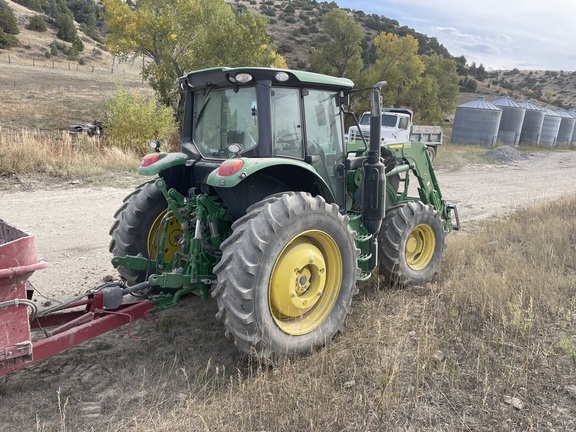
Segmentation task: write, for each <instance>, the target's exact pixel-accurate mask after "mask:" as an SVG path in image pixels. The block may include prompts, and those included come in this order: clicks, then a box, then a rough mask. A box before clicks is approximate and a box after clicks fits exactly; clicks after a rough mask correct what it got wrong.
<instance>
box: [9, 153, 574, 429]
mask: <svg viewBox="0 0 576 432" xmlns="http://www.w3.org/2000/svg"><path fill="white" fill-rule="evenodd" d="M437 176H438V179H439V182H440V185H441V187H442V192H443V196H444V198H445V199H447V200H448V201H450V202H453V203H455V204H457V205H458V207H459V210H460V218H461V221H462V228H463V230H467V229H473V227H474V226H476V225H477V223H478V222H479V221H481V220H482V219H485V218H489V217H493V216H497V215H501V214H505V213H507V212H510V211H512V210H515V209H517V208H520V207H524V206H531V205H535V204H538V203H540V202H543V201H546V200H553V199H556V198H558V197H563V196H567V195H575V194H576V152H574V151H572V152H554V153H547V154H538V155H533V156H531V157H529V158H528V159H526V160H522V161H518V162H514V163H512V164H485V165H469V166H464V167H462V168H461V169H446V168H442V167H439V168H438V169H437ZM16 189H17V188H16V187H13V188H12V190H8V191H0V203H1V204H2V205H1V206H0V219H4V220H5V221H7V222H9V223H11V224H13V225H17V226H19V227H20V228H23V229H25V230H27V231H29V232H31V233H34V234H36V236H37V247H38V251H39V255H40V256H41V257H42V258H44V259H45V260H46V261H47V262H48V263H49V267H48V268H47V269H46V270H43V271H39V272H36V274H34V275H33V277H32V278H31V282H32V283H33V284H34V285H35V287H36V288H37V289H38V290H39V291H40V293H42V294H43V295H44V296H45V297H46V298H42V297H39V299H38V301H39V302H40V303H44V302H46V301H54V300H49V299H54V298H57V299H58V298H59V299H62V298H66V297H69V296H71V295H73V294H76V293H80V292H83V291H85V290H86V289H87V288H91V287H93V286H95V285H97V284H98V283H100V281H101V280H102V278H103V277H104V276H106V275H112V276H114V277H116V275H117V274H116V272H115V271H114V269H113V268H112V266H111V264H110V255H109V253H108V243H109V235H108V230H109V228H110V226H111V224H112V222H113V215H114V212H115V211H116V209H117V208H118V207H119V206H120V204H121V203H122V199H123V198H124V197H125V196H126V195H127V194H128V193H129V192H130V191H131V189H115V188H94V187H83V186H72V185H71V186H70V187H66V188H57V189H54V188H51V189H37V190H33V191H18V190H16ZM456 235H458V234H456ZM183 303H186V304H182V305H180V306H179V307H177V308H175V310H176V312H175V315H167V316H171V317H172V318H170V319H166V320H164V321H162V320H159V323H158V322H157V323H155V324H152V323H146V322H144V323H142V322H141V323H138V324H137V325H135V326H133V327H134V329H133V331H134V332H135V333H137V334H138V332H139V331H140V334H141V335H143V336H144V338H143V339H142V340H132V339H129V338H128V337H127V336H126V330H125V329H119V330H117V331H115V332H111V333H109V334H107V335H104V336H102V337H100V338H98V339H96V340H93V341H89V342H87V343H85V344H83V345H82V346H80V347H76V348H74V349H71V350H69V351H67V352H65V353H62V354H60V355H57V356H54V357H53V358H51V359H49V360H47V361H44V362H40V363H39V364H37V365H33V366H31V367H29V368H27V370H24V371H21V372H18V373H16V374H14V375H11V376H9V377H8V378H7V379H6V380H5V381H0V419H1V421H0V431H8V430H15V429H16V428H18V429H21V430H37V429H38V427H39V426H38V425H40V428H39V429H38V430H52V429H58V428H59V425H60V424H61V422H62V416H63V414H62V410H61V408H62V404H63V403H64V399H61V400H60V402H58V395H59V394H60V395H62V394H64V396H62V397H65V398H68V397H70V400H69V402H68V403H67V405H66V410H67V411H66V415H67V418H68V420H67V421H68V422H69V423H67V424H68V427H69V428H70V427H72V428H71V429H69V430H87V429H89V428H88V427H87V425H91V426H90V427H94V426H95V425H100V426H103V425H105V424H109V423H108V422H110V421H112V420H113V419H114V415H120V416H121V415H122V413H118V412H117V411H116V408H115V407H116V404H117V403H118V400H119V399H122V400H123V401H124V402H125V403H127V404H129V403H130V402H131V401H132V400H134V401H136V402H138V401H141V400H142V399H143V398H145V397H146V395H147V386H149V385H151V384H150V381H147V380H146V378H148V380H149V379H150V377H152V376H159V378H158V379H160V380H161V379H163V377H164V376H165V375H166V374H173V375H174V374H175V375H176V376H178V372H177V371H176V372H174V371H173V370H169V369H170V365H171V364H175V363H176V362H175V356H178V358H179V361H182V358H183V357H184V361H185V362H186V364H187V365H189V366H190V367H191V368H194V367H198V368H200V369H201V368H203V367H205V365H206V364H207V362H208V361H212V362H215V363H216V364H221V365H224V367H226V368H227V370H231V371H233V370H234V369H235V368H237V367H239V366H238V364H239V363H241V362H240V361H239V359H240V358H241V355H240V354H239V353H238V352H237V350H236V349H235V348H234V346H233V345H232V343H230V342H229V341H227V340H226V339H225V338H224V328H223V326H222V325H221V324H220V323H219V322H217V321H216V320H215V319H214V314H215V312H216V308H215V305H214V304H213V302H209V303H208V304H202V302H201V301H200V300H199V299H190V300H186V301H185V302H183ZM190 303H193V304H192V305H191V304H190ZM190 307H192V308H193V309H190ZM186 308H188V309H186ZM178 309H180V310H181V311H182V310H186V311H190V310H193V311H194V312H193V313H192V312H186V313H182V312H181V313H180V314H178ZM166 339H170V340H169V343H168V342H166ZM158 346H162V347H163V349H161V350H158V349H157V347H158ZM172 367H174V366H172ZM171 379H174V378H171ZM160 385H161V383H160ZM174 397H175V398H176V399H178V397H179V394H178V393H175V394H174ZM20 408H22V409H20ZM71 419H72V420H71ZM70 422H71V423H70ZM85 428H86V429H85Z"/></svg>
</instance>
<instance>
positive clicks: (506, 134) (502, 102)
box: [492, 95, 526, 146]
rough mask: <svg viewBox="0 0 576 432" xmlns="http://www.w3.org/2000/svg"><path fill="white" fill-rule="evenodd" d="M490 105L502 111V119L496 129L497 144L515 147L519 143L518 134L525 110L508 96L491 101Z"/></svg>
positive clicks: (520, 130)
mask: <svg viewBox="0 0 576 432" xmlns="http://www.w3.org/2000/svg"><path fill="white" fill-rule="evenodd" d="M492 104H493V105H495V106H497V107H498V108H500V109H501V110H502V118H501V120H500V126H499V127H498V138H497V139H498V142H499V143H501V144H504V145H510V146H517V145H518V144H519V143H520V132H522V125H523V124H524V116H525V115H526V108H523V107H521V106H520V105H518V104H517V103H516V102H514V100H513V99H512V98H511V97H510V96H508V95H504V96H502V97H500V98H498V99H496V100H493V101H492Z"/></svg>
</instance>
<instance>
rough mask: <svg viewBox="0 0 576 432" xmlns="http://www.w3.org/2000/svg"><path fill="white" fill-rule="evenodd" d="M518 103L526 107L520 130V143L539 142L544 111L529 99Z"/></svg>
mask: <svg viewBox="0 0 576 432" xmlns="http://www.w3.org/2000/svg"><path fill="white" fill-rule="evenodd" d="M518 105H519V106H521V107H522V108H525V109H526V115H525V116H524V123H523V124H522V131H521V132H520V144H538V143H540V135H541V134H542V124H543V123H544V112H543V111H542V110H541V109H540V107H538V106H536V105H534V104H533V103H532V102H530V101H529V100H528V99H524V100H522V101H520V102H518Z"/></svg>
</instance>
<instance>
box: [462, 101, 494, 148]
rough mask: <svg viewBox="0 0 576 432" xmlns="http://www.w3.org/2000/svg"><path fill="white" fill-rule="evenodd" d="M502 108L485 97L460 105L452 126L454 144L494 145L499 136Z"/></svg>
mask: <svg viewBox="0 0 576 432" xmlns="http://www.w3.org/2000/svg"><path fill="white" fill-rule="evenodd" d="M501 118H502V110H501V109H500V108H498V107H497V106H495V105H493V104H491V103H490V102H488V101H487V100H485V99H484V98H483V97H479V98H478V99H476V100H473V101H472V102H468V103H465V104H463V105H458V106H457V107H456V114H455V116H454V127H453V128H452V143H453V144H480V145H483V146H486V147H493V146H494V145H495V144H496V140H497V138H498V127H499V126H500V119H501Z"/></svg>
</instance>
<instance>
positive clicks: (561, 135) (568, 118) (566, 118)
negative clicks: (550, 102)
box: [556, 109, 576, 144]
mask: <svg viewBox="0 0 576 432" xmlns="http://www.w3.org/2000/svg"><path fill="white" fill-rule="evenodd" d="M556 113H558V115H560V129H559V130H558V139H557V140H556V143H557V144H570V142H571V141H572V134H573V133H574V124H575V123H576V118H574V116H573V115H572V114H570V112H568V111H566V110H563V109H557V110H556Z"/></svg>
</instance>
